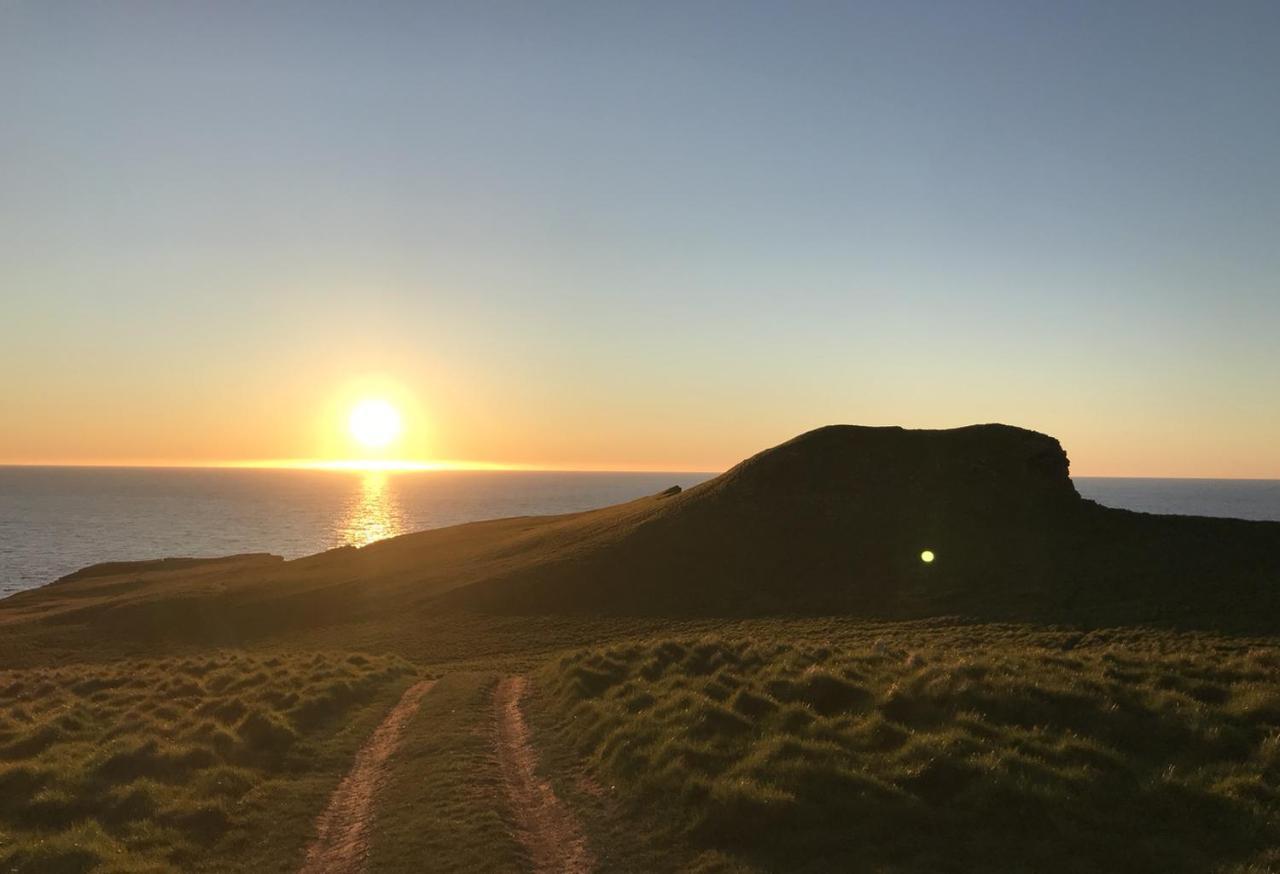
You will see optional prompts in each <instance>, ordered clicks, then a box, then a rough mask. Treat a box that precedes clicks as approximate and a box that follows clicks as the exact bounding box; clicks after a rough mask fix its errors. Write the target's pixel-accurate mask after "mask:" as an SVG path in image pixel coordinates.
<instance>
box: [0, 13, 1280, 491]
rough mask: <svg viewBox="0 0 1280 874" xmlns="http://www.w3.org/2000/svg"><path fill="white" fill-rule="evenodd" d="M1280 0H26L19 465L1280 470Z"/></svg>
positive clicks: (10, 404) (17, 334)
mask: <svg viewBox="0 0 1280 874" xmlns="http://www.w3.org/2000/svg"><path fill="white" fill-rule="evenodd" d="M1278 83H1280V4H1276V3H1274V2H1257V3H1249V2H1222V3H1208V2H1202V3H1182V2H1173V0H1170V2H1158V3H1156V2H1153V3H1142V2H1129V3H1124V2H1120V3H1117V2H1111V0H1109V2H1097V3H1094V2H1073V3H1060V2H1043V3H1042V2H1021V0H1020V2H1008V3H990V2H963V3H949V2H946V3H944V2H928V3H914V2H902V0H894V2H885V3H818V2H795V3H791V2H777V3H752V2H733V3H711V2H697V0H693V2H680V3H663V2H646V3H627V4H623V3H602V2H581V3H567V2H554V0H552V2H512V3H488V2H469V3H465V4H459V3H441V4H430V3H420V2H414V3H380V2H359V3H355V2H352V3H345V4H329V3H323V2H309V3H305V4H302V3H299V4H291V3H287V2H276V3H269V4H262V3H246V4H240V3H217V4H213V3H186V2H165V3H160V2H156V3H149V2H141V0H139V2H104V3H94V4H83V3H62V2H46V0H39V2H36V0H32V2H25V0H0V295H2V298H0V302H2V305H0V425H2V427H0V463H119V464H131V463H219V462H228V461H245V460H263V459H298V458H325V459H334V458H344V457H349V456H351V455H352V453H357V452H358V451H359V448H358V447H353V446H351V445H350V440H349V438H348V436H347V434H346V431H345V428H344V418H343V416H344V415H345V411H346V410H347V409H348V408H349V407H350V405H351V404H353V403H355V402H356V401H357V400H359V399H361V398H366V397H386V398H389V399H393V400H394V402H395V403H396V405H397V406H398V407H399V408H400V411H401V414H402V416H403V419H404V426H405V427H404V432H403V435H402V437H401V439H400V441H399V442H398V444H397V445H395V446H394V447H393V448H392V449H389V450H387V451H393V452H394V453H396V456H397V457H403V458H414V459H453V460H466V461H475V462H487V463H492V464H519V465H529V466H544V467H553V468H634V469H662V470H720V469H723V468H725V467H727V466H729V465H731V464H733V463H735V462H736V461H738V460H739V459H741V458H743V457H745V456H747V455H749V454H751V453H753V452H755V451H758V450H760V449H762V448H764V447H767V446H770V445H773V444H776V443H779V442H781V441H783V440H785V439H788V438H789V437H791V436H794V435H795V434H798V433H800V432H802V431H805V430H808V429H810V428H813V427H817V426H820V425H824V424H828V423H833V422H848V423H859V424H900V425H905V426H908V427H952V426H957V425H964V424H970V423H974V422H989V421H1001V422H1007V423H1010V424H1016V425H1021V426H1024V427H1029V428H1033V429H1036V430H1040V431H1044V432H1047V433H1050V434H1053V435H1054V436H1056V437H1058V438H1059V439H1060V440H1061V441H1062V443H1063V444H1064V446H1065V447H1066V449H1067V451H1068V453H1069V454H1070V456H1071V459H1072V470H1073V472H1074V473H1076V474H1091V475H1133V476H1238V477H1277V478H1280V403H1278V401H1280V391H1278V389H1280V84H1278Z"/></svg>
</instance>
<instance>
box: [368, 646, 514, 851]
mask: <svg viewBox="0 0 1280 874" xmlns="http://www.w3.org/2000/svg"><path fill="white" fill-rule="evenodd" d="M496 682H497V676H496V675H494V674H491V673H477V672H458V673H450V674H447V675H445V676H444V677H442V678H441V679H440V680H438V681H437V682H436V685H435V687H434V688H432V690H431V692H430V693H429V694H428V695H427V696H426V697H425V698H424V699H423V701H422V708H421V709H420V710H419V712H418V714H417V716H416V718H415V719H414V721H413V722H412V723H411V724H410V725H409V727H408V729H407V730H406V732H405V740H404V742H403V743H402V745H401V747H400V749H399V750H397V751H396V754H395V756H394V757H393V758H392V761H391V767H392V774H391V777H390V779H389V780H388V781H387V784H386V785H385V786H384V788H383V789H382V792H381V794H380V797H379V802H378V813H377V816H378V818H377V827H376V829H375V831H374V837H373V841H372V846H371V847H370V852H369V870H370V871H377V872H380V874H420V872H422V871H428V870H429V871H435V872H451V871H452V872H460V874H461V872H473V871H486V872H494V874H501V872H518V871H522V870H524V867H523V863H522V857H521V851H520V848H519V846H518V845H517V844H516V841H515V839H514V837H513V835H512V831H513V827H512V825H511V820H510V815H509V812H508V811H507V810H506V799H505V797H504V795H503V788H502V777H501V773H500V772H499V769H498V762H497V759H496V756H495V749H494V724H493V714H494V710H493V700H492V695H493V688H494V686H495V684H496Z"/></svg>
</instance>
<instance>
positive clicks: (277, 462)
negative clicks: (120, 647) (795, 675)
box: [0, 458, 728, 475]
mask: <svg viewBox="0 0 1280 874" xmlns="http://www.w3.org/2000/svg"><path fill="white" fill-rule="evenodd" d="M5 467H9V468H15V467H25V468H88V469H113V468H114V469H120V470H125V469H138V470H148V469H149V470H319V471H336V472H341V473H432V472H445V473H447V472H486V471H488V472H508V473H681V474H712V475H714V474H718V473H722V472H723V471H722V470H708V469H706V468H692V467H651V466H646V465H640V466H628V465H621V464H588V465H563V466H561V465H556V464H551V465H541V464H528V463H524V462H494V461H459V460H454V459H433V460H427V461H423V460H414V459H368V458H363V459H362V458H351V459H319V458H285V459H258V460H252V459H251V460H236V461H61V462H60V461H16V462H10V461H0V468H5ZM727 469H728V468H725V469H724V470H727Z"/></svg>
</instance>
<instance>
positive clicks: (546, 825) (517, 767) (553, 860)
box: [494, 677, 593, 874]
mask: <svg viewBox="0 0 1280 874" xmlns="http://www.w3.org/2000/svg"><path fill="white" fill-rule="evenodd" d="M527 689H528V680H526V679H525V678H524V677H504V678H503V679H502V680H501V681H499V683H498V688H497V690H496V691H495V692H494V707H495V709H496V711H497V720H498V737H497V743H498V762H499V764H500V765H501V767H502V779H503V782H504V784H505V785H506V790H507V797H508V799H509V801H510V804H511V810H512V813H513V815H514V818H515V823H516V837H517V838H518V839H519V841H520V843H521V845H523V846H524V848H525V851H526V852H528V854H529V861H530V863H531V865H532V870H533V872H534V874H588V872H590V871H591V870H592V867H593V861H592V858H591V853H590V851H589V850H588V849H587V839H586V835H585V834H584V833H583V830H582V824H581V823H580V822H579V821H578V818H577V817H576V816H574V814H573V812H572V811H571V810H569V808H568V807H566V806H565V805H564V803H563V802H562V801H561V800H560V799H559V798H558V797H557V796H556V794H555V792H554V791H553V790H552V788H551V784H549V783H548V782H547V781H546V780H542V779H539V777H538V775H537V765H538V757H537V753H536V752H535V751H534V749H533V745H532V744H531V743H530V739H529V727H528V725H527V724H526V723H525V720H524V713H523V712H522V711H521V709H520V701H521V699H522V698H523V697H524V695H525V692H526V691H527Z"/></svg>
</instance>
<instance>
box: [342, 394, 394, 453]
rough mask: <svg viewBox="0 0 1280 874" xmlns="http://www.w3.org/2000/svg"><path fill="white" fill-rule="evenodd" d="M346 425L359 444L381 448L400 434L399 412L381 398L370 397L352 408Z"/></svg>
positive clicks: (370, 447)
mask: <svg viewBox="0 0 1280 874" xmlns="http://www.w3.org/2000/svg"><path fill="white" fill-rule="evenodd" d="M347 427H348V428H350V429H351V436H352V437H354V438H356V442H357V443H359V444H360V445H361V446H363V447H365V448H366V449H382V448H383V447H384V446H387V445H389V444H390V443H391V442H392V441H394V440H395V439H396V438H397V437H399V436H400V413H399V411H398V410H396V408H395V407H393V406H392V405H391V404H389V403H387V402H386V401H384V400H382V399H381V398H370V399H368V400H363V401H361V402H360V403H358V404H356V405H355V407H353V408H352V410H351V416H350V418H348V419H347Z"/></svg>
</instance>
